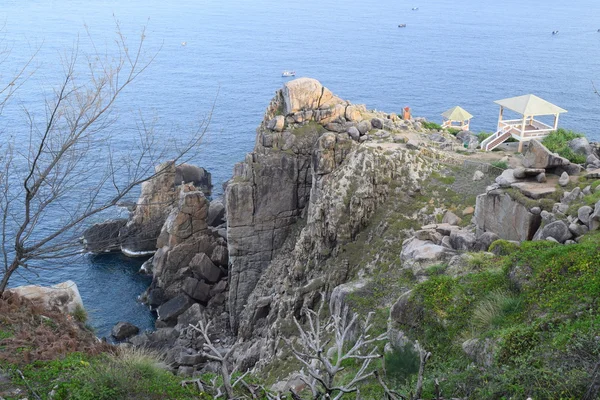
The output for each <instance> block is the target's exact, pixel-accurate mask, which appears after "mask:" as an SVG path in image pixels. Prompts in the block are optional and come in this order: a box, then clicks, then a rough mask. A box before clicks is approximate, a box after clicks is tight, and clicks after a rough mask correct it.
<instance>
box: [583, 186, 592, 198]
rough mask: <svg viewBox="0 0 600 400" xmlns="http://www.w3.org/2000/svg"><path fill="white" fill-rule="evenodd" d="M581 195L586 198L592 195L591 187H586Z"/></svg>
mask: <svg viewBox="0 0 600 400" xmlns="http://www.w3.org/2000/svg"><path fill="white" fill-rule="evenodd" d="M581 193H583V195H584V196H588V195H590V194H592V187H591V186H590V185H587V186H586V187H584V188H583V190H582V191H581Z"/></svg>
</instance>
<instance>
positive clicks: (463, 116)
mask: <svg viewBox="0 0 600 400" xmlns="http://www.w3.org/2000/svg"><path fill="white" fill-rule="evenodd" d="M442 117H444V122H443V123H442V128H455V129H460V130H463V131H468V130H469V124H470V123H471V118H473V116H472V115H471V114H469V113H468V112H467V111H465V109H464V108H462V107H459V106H456V107H453V108H451V109H449V110H448V111H446V112H445V113H443V114H442Z"/></svg>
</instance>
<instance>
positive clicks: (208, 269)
mask: <svg viewBox="0 0 600 400" xmlns="http://www.w3.org/2000/svg"><path fill="white" fill-rule="evenodd" d="M190 268H191V270H192V272H193V274H194V276H195V277H196V278H197V279H204V280H205V281H207V282H210V283H214V282H217V281H218V280H219V278H220V277H221V269H220V268H219V267H217V266H216V265H215V264H213V262H212V261H211V259H210V258H209V257H208V256H207V255H206V254H204V253H198V254H196V255H195V256H194V258H192V261H190Z"/></svg>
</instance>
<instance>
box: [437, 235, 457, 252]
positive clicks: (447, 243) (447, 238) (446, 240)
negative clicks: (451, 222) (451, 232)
mask: <svg viewBox="0 0 600 400" xmlns="http://www.w3.org/2000/svg"><path fill="white" fill-rule="evenodd" d="M440 245H441V246H442V247H445V248H446V249H449V250H454V249H453V248H452V243H450V236H444V237H443V238H442V241H441V243H440Z"/></svg>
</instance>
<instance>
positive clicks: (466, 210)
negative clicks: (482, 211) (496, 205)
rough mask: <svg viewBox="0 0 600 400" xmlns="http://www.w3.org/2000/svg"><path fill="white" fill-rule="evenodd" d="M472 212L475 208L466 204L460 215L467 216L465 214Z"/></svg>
mask: <svg viewBox="0 0 600 400" xmlns="http://www.w3.org/2000/svg"><path fill="white" fill-rule="evenodd" d="M474 212H475V208H474V207H472V206H468V207H465V209H464V210H463V212H462V215H463V216H467V215H471V214H473V213H474Z"/></svg>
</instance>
